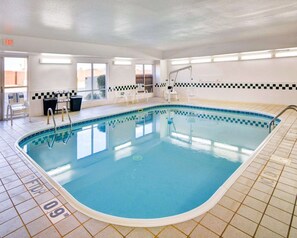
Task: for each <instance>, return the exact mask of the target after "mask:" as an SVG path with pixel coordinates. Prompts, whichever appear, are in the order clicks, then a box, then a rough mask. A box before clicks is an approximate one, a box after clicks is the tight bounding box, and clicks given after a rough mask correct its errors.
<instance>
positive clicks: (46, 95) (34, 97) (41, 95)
mask: <svg viewBox="0 0 297 238" xmlns="http://www.w3.org/2000/svg"><path fill="white" fill-rule="evenodd" d="M75 95H77V92H76V91H75V90H71V91H68V92H65V91H64V92H54V91H51V92H38V93H34V94H33V95H32V97H31V99H32V100H38V99H44V98H53V97H58V96H60V97H66V96H69V97H71V96H75Z"/></svg>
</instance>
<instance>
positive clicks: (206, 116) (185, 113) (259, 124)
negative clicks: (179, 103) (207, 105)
mask: <svg viewBox="0 0 297 238" xmlns="http://www.w3.org/2000/svg"><path fill="white" fill-rule="evenodd" d="M173 112H174V113H175V114H177V115H182V116H193V117H198V118H202V119H207V120H213V121H224V122H228V123H235V124H242V125H248V126H256V127H263V128H268V122H264V121H256V120H248V119H240V118H235V117H226V116H219V115H211V114H205V113H203V114H200V113H194V112H189V111H180V110H173Z"/></svg>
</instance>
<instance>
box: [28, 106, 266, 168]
mask: <svg viewBox="0 0 297 238" xmlns="http://www.w3.org/2000/svg"><path fill="white" fill-rule="evenodd" d="M265 120H267V119H263V118H259V117H254V118H253V117H250V116H249V117H247V116H246V115H244V116H242V115H234V114H230V115H228V114H227V113H221V112H211V113H209V112H208V114H206V112H205V111H201V112H197V110H176V109H171V110H154V111H148V112H142V113H138V114H135V113H134V114H131V115H130V114H128V115H125V116H121V117H116V118H112V119H109V120H105V121H102V120H99V121H97V122H96V123H95V124H91V123H89V124H86V125H84V126H83V127H80V128H77V127H76V128H74V129H73V132H72V133H73V135H72V136H71V137H69V135H68V134H67V128H66V129H65V130H66V131H64V132H63V131H61V132H59V133H58V134H57V135H56V137H55V138H54V135H49V136H51V137H52V138H54V139H55V144H54V146H53V148H52V149H51V150H49V149H48V148H47V143H46V141H47V139H46V138H47V137H48V136H43V137H38V138H36V139H34V138H33V139H32V140H31V143H29V144H28V145H27V151H28V153H29V155H30V156H31V157H32V158H33V159H34V160H35V161H36V162H37V163H38V164H39V165H41V166H42V167H43V168H44V169H45V170H46V171H51V170H55V169H56V168H58V167H61V166H64V168H66V169H70V168H69V167H67V166H66V167H65V165H68V164H71V166H70V167H73V166H78V164H77V163H78V162H75V161H81V160H85V159H91V160H93V161H94V162H98V161H99V160H104V159H112V160H114V161H119V160H122V159H124V158H127V157H130V156H133V155H135V154H140V153H141V151H142V150H143V149H144V148H152V149H153V146H152V145H154V144H155V145H157V144H160V143H161V142H166V143H170V144H173V145H175V146H179V147H183V148H187V149H189V150H193V151H206V152H209V153H212V154H214V155H215V156H219V157H222V158H225V159H227V160H230V161H236V162H243V161H245V160H246V159H247V158H248V157H249V155H250V154H251V153H252V152H253V151H254V149H255V148H256V147H257V146H258V145H259V144H260V143H261V142H262V140H263V139H264V138H265V136H266V135H267V132H266V131H267V128H266V127H265V126H262V125H266V123H267V122H266V121H265ZM65 138H69V140H68V143H67V144H64V143H60V142H64V141H65ZM168 153H170V152H168ZM49 158H51V159H50V160H51V161H50V163H49V162H48V161H49ZM58 171H59V170H58Z"/></svg>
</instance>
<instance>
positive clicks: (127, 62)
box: [113, 60, 132, 65]
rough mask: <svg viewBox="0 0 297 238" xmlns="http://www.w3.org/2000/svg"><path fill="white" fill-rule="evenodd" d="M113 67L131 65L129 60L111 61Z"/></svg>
mask: <svg viewBox="0 0 297 238" xmlns="http://www.w3.org/2000/svg"><path fill="white" fill-rule="evenodd" d="M113 64H114V65H132V62H131V60H115V61H113Z"/></svg>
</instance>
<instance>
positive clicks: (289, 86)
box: [155, 82, 297, 90]
mask: <svg viewBox="0 0 297 238" xmlns="http://www.w3.org/2000/svg"><path fill="white" fill-rule="evenodd" d="M165 86H166V84H165V85H164V83H161V84H156V85H155V87H165ZM174 86H175V87H180V88H189V87H194V88H195V87H196V88H233V89H266V90H297V83H190V82H186V83H185V82H184V83H182V82H178V83H175V85H174Z"/></svg>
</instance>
